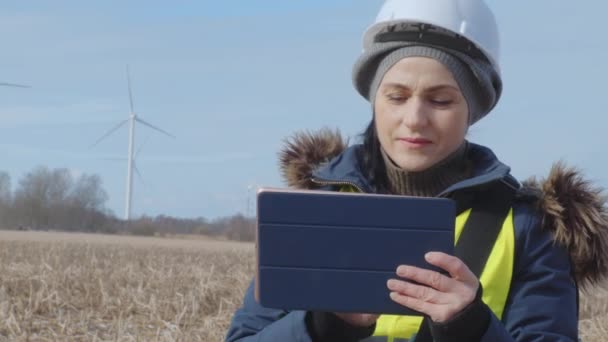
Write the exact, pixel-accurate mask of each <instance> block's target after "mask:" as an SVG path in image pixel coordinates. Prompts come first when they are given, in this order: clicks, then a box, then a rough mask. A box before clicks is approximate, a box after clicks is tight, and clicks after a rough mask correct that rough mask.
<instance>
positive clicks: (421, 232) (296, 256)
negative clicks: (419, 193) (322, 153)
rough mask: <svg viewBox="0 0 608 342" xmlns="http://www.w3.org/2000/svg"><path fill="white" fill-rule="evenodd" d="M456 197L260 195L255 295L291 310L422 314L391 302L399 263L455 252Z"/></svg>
mask: <svg viewBox="0 0 608 342" xmlns="http://www.w3.org/2000/svg"><path fill="white" fill-rule="evenodd" d="M455 210H456V209H455V205H454V202H453V201H452V200H449V199H438V198H420V197H404V196H386V195H369V194H351V193H337V192H326V191H290V190H280V189H261V190H260V191H259V192H258V226H257V239H256V244H257V275H256V298H257V300H258V302H260V304H261V305H262V306H265V307H269V308H278V309H286V310H313V311H331V312H366V313H384V314H401V315H407V314H416V312H414V311H412V310H409V309H407V308H405V307H403V306H401V305H398V304H396V303H394V302H393V301H392V300H391V299H390V298H389V290H388V289H387V287H386V282H387V280H388V279H391V278H396V274H395V271H396V268H397V266H398V265H402V264H407V265H413V266H418V267H422V268H427V269H435V270H436V268H434V267H433V266H431V265H429V264H428V263H426V261H425V260H424V254H425V253H426V252H429V251H441V252H445V253H448V254H452V255H453V254H454V226H455Z"/></svg>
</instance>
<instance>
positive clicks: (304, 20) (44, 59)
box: [0, 0, 608, 218]
mask: <svg viewBox="0 0 608 342" xmlns="http://www.w3.org/2000/svg"><path fill="white" fill-rule="evenodd" d="M488 2H489V4H490V6H491V7H492V9H493V10H494V11H495V14H496V17H497V20H498V22H499V25H500V29H501V37H502V56H501V64H502V71H503V79H504V83H505V90H504V93H503V97H502V99H501V102H500V103H499V105H498V106H497V108H496V109H495V110H494V111H493V112H492V113H491V114H490V115H489V116H488V117H486V118H485V119H484V120H482V121H481V122H480V123H478V124H476V125H475V126H474V127H473V128H472V130H471V132H470V136H469V139H470V140H472V141H474V142H478V143H482V144H485V145H488V146H490V147H491V148H493V149H494V151H495V152H496V153H497V154H498V155H499V157H500V158H501V159H502V160H504V161H505V162H506V163H508V164H510V165H511V166H512V167H513V173H514V174H515V175H516V176H517V177H518V178H520V179H523V178H527V177H529V176H531V175H537V176H543V175H545V174H546V173H547V172H548V170H549V168H550V166H551V164H552V163H553V162H554V161H556V160H559V159H563V160H565V161H567V162H568V163H569V164H572V165H576V166H578V167H579V168H581V169H583V170H584V171H585V172H586V174H587V175H588V176H589V177H590V178H591V179H593V180H595V181H597V182H598V183H599V184H601V185H602V186H604V187H607V186H608V159H607V158H606V157H605V155H606V153H605V151H604V146H605V145H606V144H605V143H604V141H603V140H605V134H606V133H605V131H606V126H607V124H608V119H607V113H608V108H607V105H606V104H605V103H604V100H605V99H606V95H605V90H606V89H607V88H606V86H605V79H606V77H607V76H608V65H607V64H606V62H605V61H606V60H608V47H607V46H608V38H607V37H606V36H605V34H604V32H605V31H606V30H605V27H604V24H602V23H603V21H604V16H603V13H605V12H606V10H608V3H605V2H602V1H599V0H597V1H587V2H585V3H584V5H583V4H582V3H580V2H556V1H549V0H537V1H498V0H491V1H488ZM381 3H382V2H381V1H378V0H365V1H362V0H359V1H352V0H351V1H346V0H324V1H318V0H315V1H310V0H308V1H305V2H303V1H300V2H292V1H277V0H272V1H271V0H266V1H235V0H233V1H193V0H191V1H175V2H167V1H129V2H126V1H103V2H102V1H97V2H95V3H93V2H82V1H36V2H26V1H3V2H2V4H0V42H1V43H2V55H1V56H0V76H1V77H0V82H12V83H24V84H29V85H31V86H32V88H31V89H18V88H6V87H2V88H0V155H1V156H2V163H0V170H3V171H7V172H9V173H10V174H11V176H12V178H13V185H15V184H16V183H17V181H18V179H19V178H20V177H21V176H22V175H23V173H25V172H27V171H30V170H31V169H33V168H34V167H36V166H38V165H47V166H49V167H53V168H55V167H65V168H69V169H70V170H72V172H73V173H74V174H75V175H78V174H81V173H97V174H99V175H101V177H102V178H103V181H104V186H105V188H106V190H107V191H108V193H109V195H110V199H109V201H108V207H109V208H110V209H111V210H113V211H114V212H115V213H116V214H117V215H119V216H122V214H123V207H124V188H125V178H126V161H114V160H109V159H112V158H124V157H126V153H127V129H126V127H124V128H123V129H121V130H119V131H117V132H116V133H115V134H114V135H113V136H111V137H110V138H108V139H107V140H105V141H103V142H102V143H101V144H99V145H97V146H95V147H94V148H93V149H89V146H90V145H91V144H92V143H93V142H94V141H95V140H96V139H97V138H98V137H100V136H101V135H103V134H104V133H105V132H106V131H107V130H109V129H110V128H111V127H113V126H114V125H116V124H117V123H119V122H120V121H121V120H124V119H126V118H127V115H128V110H129V103H128V94H127V86H126V76H125V66H126V64H127V63H128V64H130V67H131V77H132V82H133V95H134V102H135V111H136V113H137V114H138V115H139V116H140V117H141V118H143V119H145V120H147V121H149V122H151V123H153V124H155V125H157V126H160V127H162V128H163V129H165V130H167V131H169V132H171V133H172V134H174V135H176V136H177V139H175V140H173V139H170V138H167V137H165V136H163V135H160V134H157V133H155V132H153V131H151V130H149V129H148V128H146V127H143V126H138V127H137V131H136V140H137V144H136V145H137V147H136V148H138V149H139V148H140V146H141V151H140V153H139V155H138V160H137V163H138V167H139V169H140V171H141V173H142V176H143V182H141V181H138V180H137V179H136V180H135V189H134V214H135V215H141V214H148V215H157V214H168V215H174V216H180V217H198V216H204V217H209V218H214V217H218V216H223V215H230V214H232V213H234V212H236V211H244V210H245V208H246V203H247V186H248V185H250V184H251V185H270V186H281V185H282V181H281V179H280V176H279V172H278V168H277V152H278V150H279V149H280V147H281V144H282V139H283V138H285V137H286V136H288V135H290V134H291V133H292V132H294V131H296V130H299V129H317V128H320V127H323V126H329V127H338V128H340V129H341V130H342V132H343V133H344V134H345V135H346V136H349V137H354V136H355V135H357V134H358V133H359V132H360V131H361V130H362V129H363V128H364V126H365V125H366V123H367V122H368V120H369V118H370V115H371V113H370V108H369V105H368V104H367V102H365V101H364V100H363V99H361V98H360V97H359V96H358V95H357V93H356V92H355V90H354V89H353V88H352V86H351V81H350V70H351V66H352V63H353V62H354V60H355V59H356V58H357V56H358V54H359V53H360V51H361V35H362V33H363V30H364V29H365V28H366V27H367V26H368V25H369V24H370V23H371V22H372V21H373V19H374V17H375V15H376V13H377V11H378V9H379V7H380V4H381ZM142 144H143V146H142ZM251 199H252V200H253V197H251Z"/></svg>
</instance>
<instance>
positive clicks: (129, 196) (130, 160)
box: [90, 65, 175, 221]
mask: <svg viewBox="0 0 608 342" xmlns="http://www.w3.org/2000/svg"><path fill="white" fill-rule="evenodd" d="M127 86H128V88H129V105H130V110H131V111H130V113H129V118H128V119H125V120H123V121H121V122H120V123H119V124H118V125H116V126H115V127H113V128H112V129H110V130H109V131H108V132H106V133H105V134H104V135H102V136H101V138H99V139H97V141H95V143H94V144H92V145H91V147H90V148H93V147H95V146H96V145H97V144H99V143H100V142H102V141H103V140H104V139H105V138H107V137H108V136H110V135H111V134H112V133H114V132H115V131H117V130H118V129H119V128H121V127H122V126H124V125H125V124H126V123H127V122H128V123H129V152H128V153H129V154H128V155H127V189H126V199H125V220H127V221H128V220H130V219H131V208H132V206H131V204H132V200H133V171H135V172H136V173H137V174H138V175H139V174H140V173H139V170H137V166H135V163H134V156H133V148H134V144H135V123H136V122H138V123H140V124H142V125H144V126H148V127H149V128H152V129H153V130H155V131H158V132H160V133H162V134H164V135H166V136H169V137H171V138H174V139H175V136H174V135H172V134H171V133H168V132H167V131H165V130H163V129H161V128H158V127H156V126H154V125H152V124H150V123H148V122H146V121H144V120H143V119H141V118H139V117H138V116H137V114H135V110H134V106H133V93H132V91H131V75H130V73H129V65H127ZM140 178H141V176H140Z"/></svg>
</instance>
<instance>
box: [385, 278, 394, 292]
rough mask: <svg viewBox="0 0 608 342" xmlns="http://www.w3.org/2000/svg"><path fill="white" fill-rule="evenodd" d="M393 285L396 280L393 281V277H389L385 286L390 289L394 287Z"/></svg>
mask: <svg viewBox="0 0 608 342" xmlns="http://www.w3.org/2000/svg"><path fill="white" fill-rule="evenodd" d="M395 285H396V281H395V279H389V280H388V281H387V282H386V286H387V287H388V288H389V289H391V290H392V289H393V288H394V287H395Z"/></svg>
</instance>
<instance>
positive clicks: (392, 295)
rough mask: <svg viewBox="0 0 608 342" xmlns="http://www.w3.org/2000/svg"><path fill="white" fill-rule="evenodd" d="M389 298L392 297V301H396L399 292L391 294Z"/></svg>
mask: <svg viewBox="0 0 608 342" xmlns="http://www.w3.org/2000/svg"><path fill="white" fill-rule="evenodd" d="M389 296H390V297H391V299H396V298H397V292H391V293H390V294H389Z"/></svg>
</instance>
